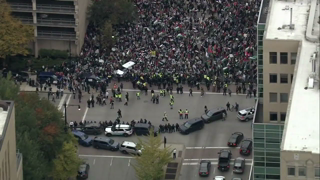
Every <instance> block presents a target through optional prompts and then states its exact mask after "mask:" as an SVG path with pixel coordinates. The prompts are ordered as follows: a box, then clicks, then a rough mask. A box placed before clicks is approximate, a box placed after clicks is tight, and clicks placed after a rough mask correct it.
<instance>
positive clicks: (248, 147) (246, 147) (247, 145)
mask: <svg viewBox="0 0 320 180" xmlns="http://www.w3.org/2000/svg"><path fill="white" fill-rule="evenodd" d="M251 151H252V140H251V139H245V140H243V141H242V143H241V146H240V154H242V155H247V156H249V155H250V154H251Z"/></svg>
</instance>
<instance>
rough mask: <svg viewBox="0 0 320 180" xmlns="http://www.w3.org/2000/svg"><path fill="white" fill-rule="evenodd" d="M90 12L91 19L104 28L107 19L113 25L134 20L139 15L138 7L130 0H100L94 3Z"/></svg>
mask: <svg viewBox="0 0 320 180" xmlns="http://www.w3.org/2000/svg"><path fill="white" fill-rule="evenodd" d="M88 14H89V19H90V21H91V22H93V23H94V25H95V26H97V27H98V28H102V27H103V26H104V25H105V22H107V21H110V22H111V24H112V25H116V24H123V23H125V22H133V21H134V20H135V18H136V17H137V9H136V7H135V6H134V3H133V2H132V1H128V0H99V1H94V2H93V3H92V5H91V6H90V7H89V9H88Z"/></svg>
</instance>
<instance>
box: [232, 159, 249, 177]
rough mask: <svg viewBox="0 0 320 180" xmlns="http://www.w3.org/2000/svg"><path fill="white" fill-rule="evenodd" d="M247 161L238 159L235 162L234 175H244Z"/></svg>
mask: <svg viewBox="0 0 320 180" xmlns="http://www.w3.org/2000/svg"><path fill="white" fill-rule="evenodd" d="M245 161H246V160H245V159H244V158H242V157H238V158H236V159H235V160H234V166H233V173H236V174H242V173H244V168H245V166H246V162H245Z"/></svg>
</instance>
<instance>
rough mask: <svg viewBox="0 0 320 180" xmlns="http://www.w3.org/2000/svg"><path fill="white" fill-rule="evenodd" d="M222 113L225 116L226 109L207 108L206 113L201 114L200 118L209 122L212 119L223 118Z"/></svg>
mask: <svg viewBox="0 0 320 180" xmlns="http://www.w3.org/2000/svg"><path fill="white" fill-rule="evenodd" d="M223 114H224V115H225V116H227V111H226V109H224V108H222V107H221V108H216V109H211V110H209V111H208V112H207V113H205V114H204V115H202V116H201V118H202V119H203V120H204V122H205V123H210V122H213V121H217V120H221V119H223Z"/></svg>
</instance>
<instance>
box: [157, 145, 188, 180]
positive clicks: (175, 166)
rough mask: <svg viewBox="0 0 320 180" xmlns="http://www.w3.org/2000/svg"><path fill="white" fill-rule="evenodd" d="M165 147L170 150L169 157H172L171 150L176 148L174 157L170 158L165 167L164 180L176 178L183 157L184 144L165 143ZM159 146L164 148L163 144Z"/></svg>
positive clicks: (176, 179)
mask: <svg viewBox="0 0 320 180" xmlns="http://www.w3.org/2000/svg"><path fill="white" fill-rule="evenodd" d="M166 147H167V148H169V149H170V150H171V151H172V154H171V157H173V150H174V149H175V150H176V158H175V159H172V161H171V162H170V163H168V165H167V166H166V167H165V177H164V180H178V179H179V174H180V171H181V167H182V161H183V158H184V152H185V146H184V144H166ZM161 148H164V144H162V146H161Z"/></svg>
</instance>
